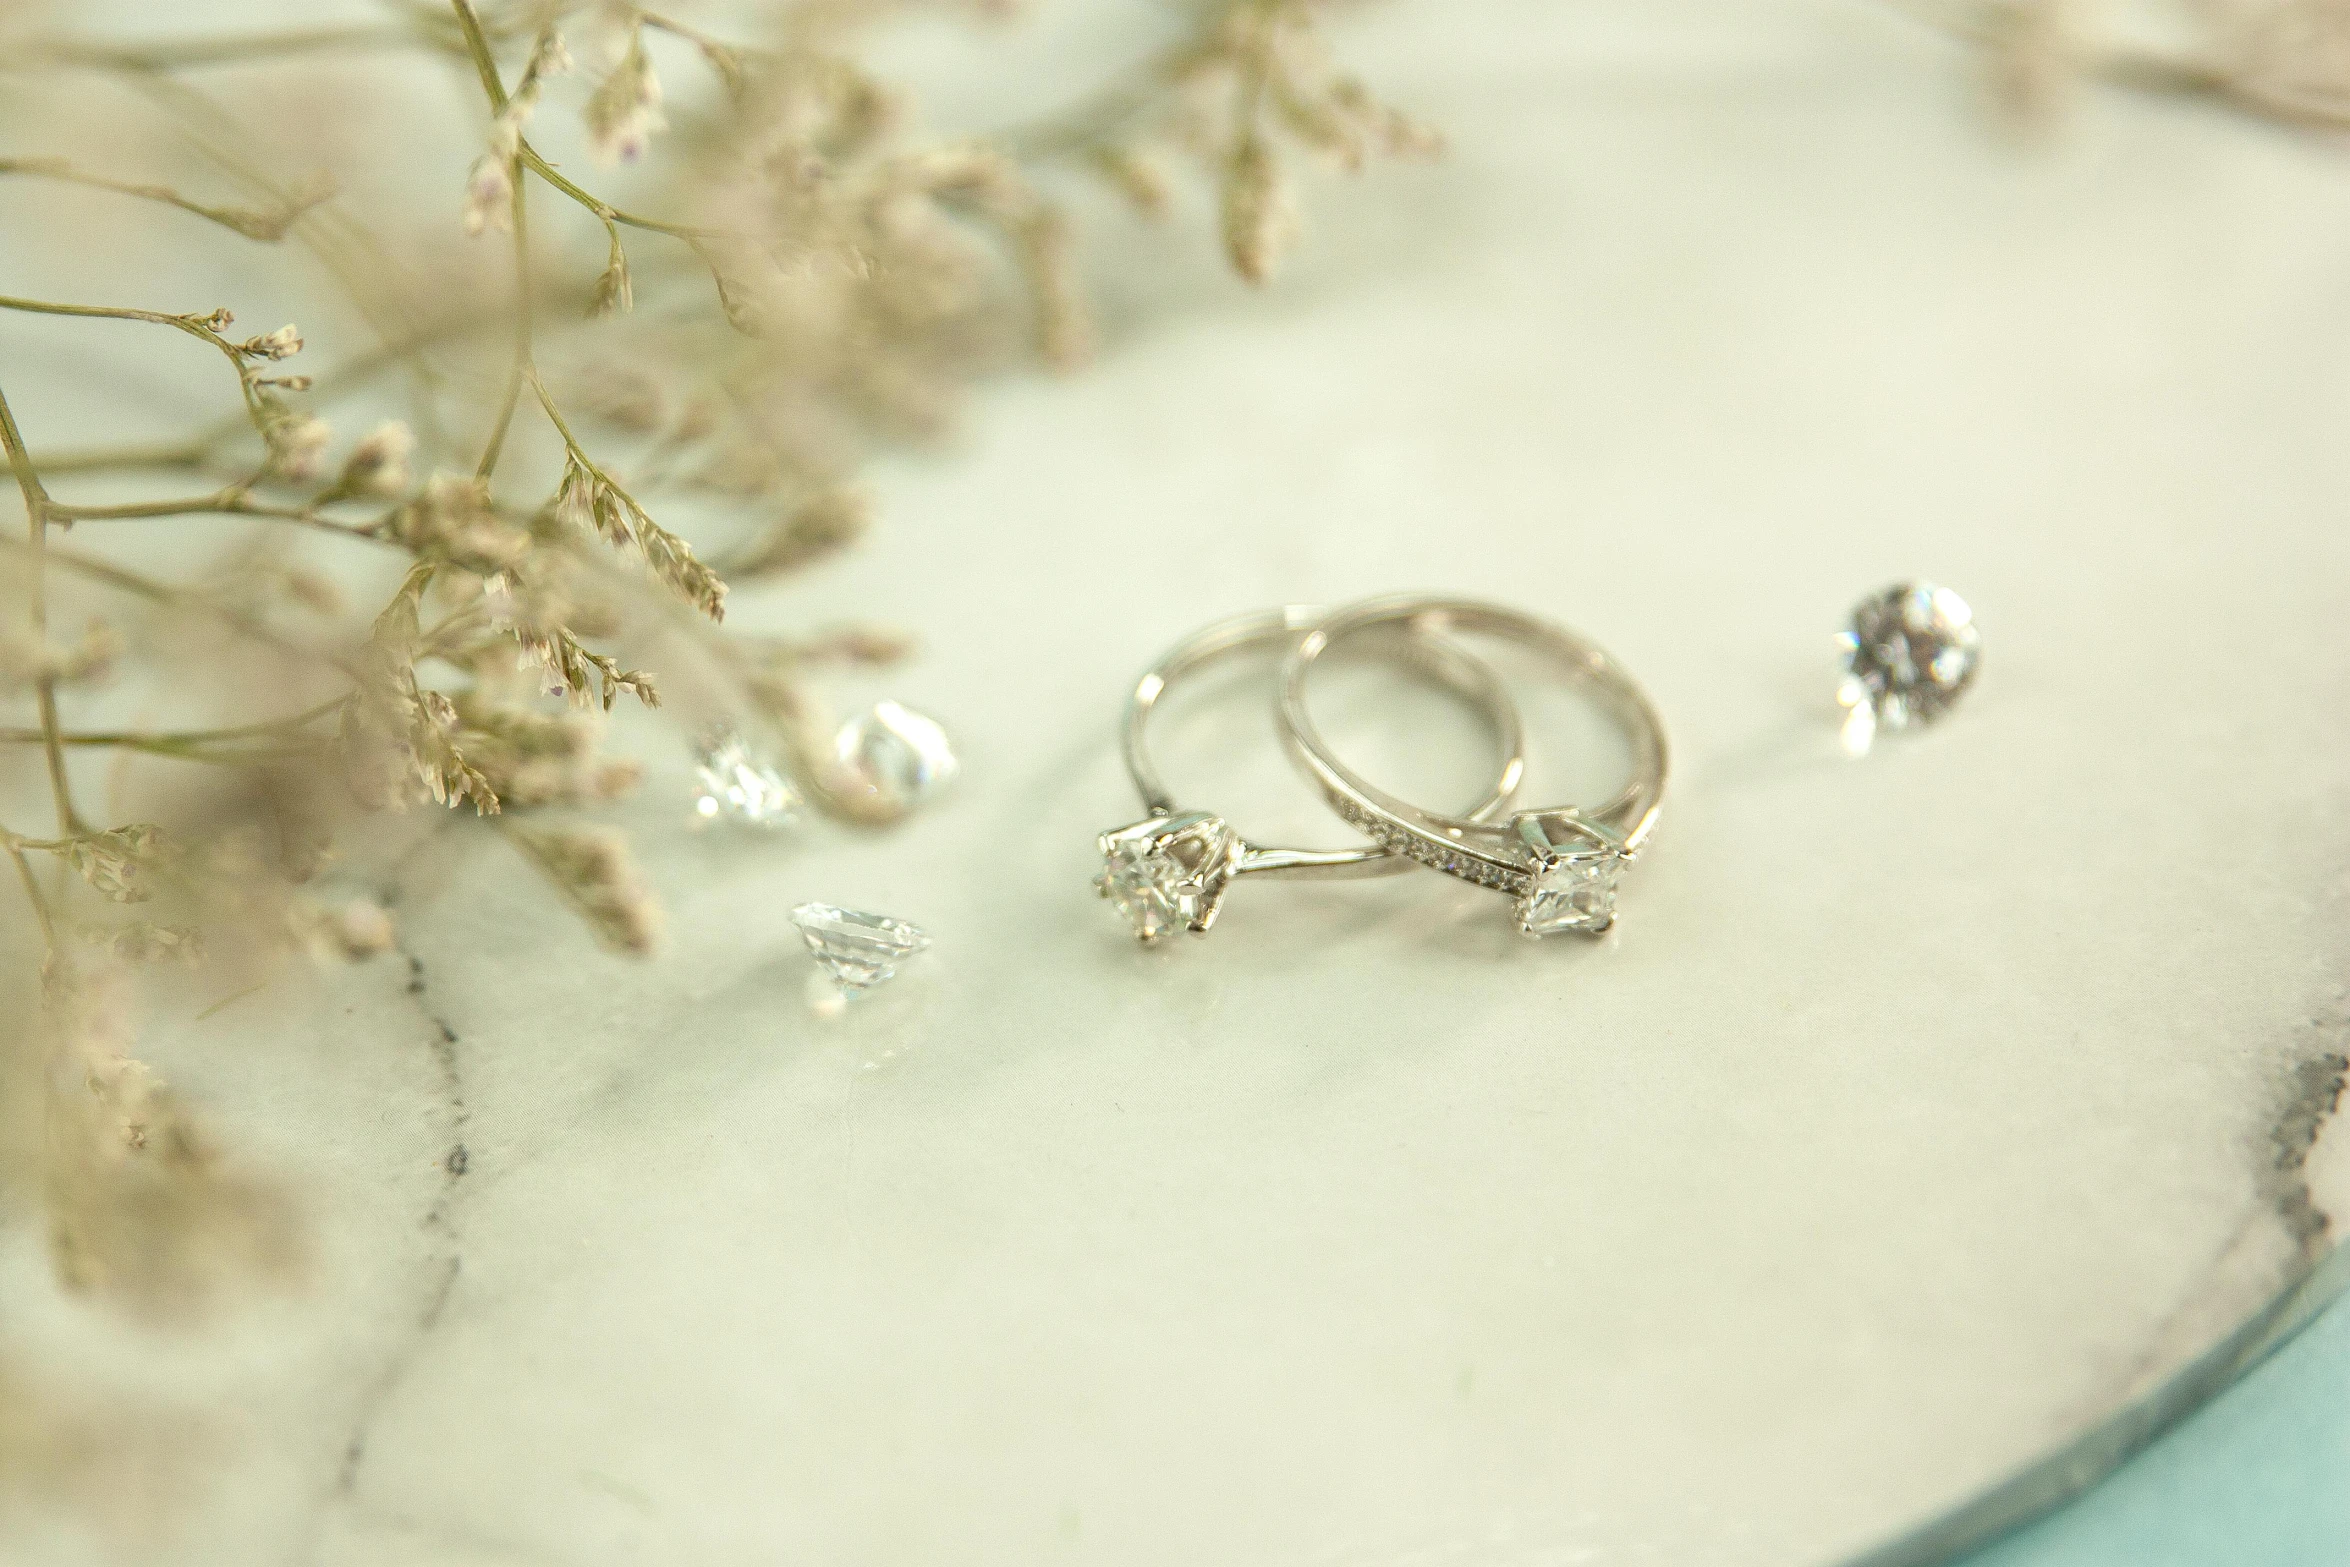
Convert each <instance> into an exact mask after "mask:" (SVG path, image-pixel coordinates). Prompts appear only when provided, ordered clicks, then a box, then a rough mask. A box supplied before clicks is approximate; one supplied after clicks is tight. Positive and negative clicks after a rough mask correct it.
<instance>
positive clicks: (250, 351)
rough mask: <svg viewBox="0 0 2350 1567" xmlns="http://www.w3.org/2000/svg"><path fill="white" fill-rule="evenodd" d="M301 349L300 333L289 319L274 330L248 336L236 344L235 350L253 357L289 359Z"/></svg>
mask: <svg viewBox="0 0 2350 1567" xmlns="http://www.w3.org/2000/svg"><path fill="white" fill-rule="evenodd" d="M301 351H302V333H301V331H300V330H299V329H298V328H296V327H295V325H294V323H293V322H291V321H289V322H287V323H286V324H285V325H284V326H281V327H279V328H278V329H277V330H276V331H274V332H271V333H268V334H266V335H264V336H261V337H249V338H247V339H245V340H244V341H243V342H242V343H239V344H238V345H237V352H239V353H241V354H244V355H247V356H248V357H250V358H254V359H291V358H293V357H294V356H295V355H296V354H298V353H300V352H301Z"/></svg>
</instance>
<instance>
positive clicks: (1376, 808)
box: [1280, 596, 1666, 936]
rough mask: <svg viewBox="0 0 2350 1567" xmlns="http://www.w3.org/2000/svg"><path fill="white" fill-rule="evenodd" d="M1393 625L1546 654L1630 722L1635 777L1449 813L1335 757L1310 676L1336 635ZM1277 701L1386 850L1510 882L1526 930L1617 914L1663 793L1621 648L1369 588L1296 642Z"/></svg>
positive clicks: (1472, 877)
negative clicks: (1572, 800) (1563, 794)
mask: <svg viewBox="0 0 2350 1567" xmlns="http://www.w3.org/2000/svg"><path fill="white" fill-rule="evenodd" d="M1389 626H1401V627H1405V628H1408V629H1410V630H1413V631H1418V632H1421V633H1423V634H1425V635H1428V636H1431V637H1435V638H1448V637H1449V635H1450V634H1451V633H1454V632H1470V633H1484V634H1486V635H1488V636H1494V637H1499V638H1502V639H1504V640H1508V641H1512V642H1517V643H1519V644H1522V645H1523V646H1526V647H1528V648H1531V649H1533V650H1534V651H1536V652H1538V653H1541V654H1544V655H1546V656H1547V657H1548V658H1550V659H1551V660H1552V661H1553V662H1555V663H1557V664H1558V665H1560V666H1561V667H1562V668H1563V669H1564V670H1565V672H1566V674H1567V675H1568V677H1569V678H1570V679H1571V680H1573V681H1574V682H1576V683H1577V684H1578V685H1580V686H1582V687H1584V688H1585V689H1586V690H1587V691H1588V692H1589V694H1590V695H1591V696H1592V697H1594V698H1595V699H1596V700H1597V701H1598V702H1599V704H1600V705H1601V706H1602V707H1603V708H1605V709H1606V710H1607V711H1608V713H1609V714H1610V715H1611V716H1612V717H1614V718H1615V719H1616V720H1617V722H1619V723H1620V724H1621V725H1622V726H1623V727H1624V730H1625V732H1626V735H1627V737H1628V738H1629V739H1630V741H1631V748H1632V778H1631V781H1630V782H1629V783H1627V784H1626V785H1625V786H1624V788H1623V790H1622V791H1621V792H1620V793H1619V794H1617V795H1616V797H1615V798H1614V799H1612V800H1609V801H1608V802H1607V803H1606V804H1604V805H1601V806H1598V807H1596V808H1592V809H1588V810H1586V809H1579V808H1577V807H1574V806H1555V807H1551V808H1549V809H1545V810H1534V811H1519V812H1517V813H1516V814H1515V815H1513V816H1512V817H1511V818H1510V819H1509V820H1508V822H1507V823H1506V824H1504V823H1495V822H1490V821H1486V820H1483V819H1481V818H1480V816H1478V815H1476V814H1472V815H1469V816H1442V815H1439V814H1437V813H1436V812H1434V811H1426V810H1422V809H1421V808H1420V807H1418V806H1416V805H1412V804H1410V803H1409V802H1407V801H1404V800H1399V799H1397V798H1396V797H1395V796H1394V795H1391V794H1388V793H1386V792H1385V791H1383V790H1381V789H1379V788H1377V787H1375V786H1373V785H1372V784H1370V783H1369V782H1367V781H1366V780H1365V779H1363V778H1362V777H1361V776H1360V775H1359V774H1357V773H1355V772H1354V771H1353V770H1351V769H1350V768H1348V767H1347V766H1346V764H1344V763H1343V762H1341V761H1339V760H1338V758H1337V757H1336V756H1334V755H1333V754H1332V753H1331V750H1330V747H1329V745H1328V744H1327V743H1326V742H1324V740H1323V739H1322V736H1321V734H1320V732H1319V731H1317V730H1316V729H1315V727H1314V721H1313V718H1312V715H1310V714H1309V713H1308V712H1307V711H1306V700H1305V695H1306V677H1307V675H1308V674H1309V673H1310V672H1311V671H1312V669H1313V667H1314V661H1315V660H1316V659H1318V658H1320V657H1321V656H1322V654H1323V653H1324V652H1325V651H1326V650H1328V649H1329V647H1330V646H1331V645H1332V644H1333V643H1336V642H1338V641H1340V640H1342V639H1344V638H1346V637H1349V636H1352V635H1355V634H1357V633H1360V632H1363V631H1367V630H1371V629H1373V628H1377V627H1389ZM1431 645H1435V646H1444V645H1449V643H1448V642H1443V641H1438V642H1432V643H1431ZM1280 711H1281V730H1282V735H1283V737H1284V739H1285V740H1286V741H1287V742H1288V745H1289V748H1290V753H1291V754H1292V755H1293V756H1294V757H1295V758H1296V759H1297V761H1298V762H1299V764H1300V765H1301V766H1303V767H1304V768H1305V770H1306V771H1307V773H1308V774H1309V775H1311V776H1312V778H1313V779H1314V781H1315V782H1316V783H1317V784H1319V785H1320V786H1321V788H1322V792H1323V793H1324V794H1326V795H1327V796H1328V797H1329V799H1330V804H1331V806H1332V807H1333V808H1334V809H1335V810H1336V811H1337V812H1338V814H1339V815H1340V816H1342V817H1344V818H1345V819H1346V820H1348V821H1349V822H1352V823H1353V824H1354V825H1355V826H1356V827H1358V828H1360V829H1362V830H1363V831H1364V832H1367V833H1369V834H1370V835H1371V836H1372V838H1373V839H1374V840H1375V841H1377V842H1378V843H1380V844H1382V845H1383V846H1385V847H1386V848H1387V849H1389V850H1390V851H1392V852H1394V853H1396V854H1404V855H1409V856H1411V857H1412V858H1413V859H1415V860H1418V861H1419V862H1420V863H1421V864H1423V865H1427V866H1431V867H1433V868H1434V869H1436V870H1440V871H1443V872H1445V873H1446V874H1447V875H1451V876H1457V877H1459V878H1461V879H1462V880H1463V881H1468V882H1473V883H1475V884H1476V885H1478V886H1480V887H1490V888H1492V889H1494V890H1495V891H1497V892H1504V893H1508V894H1509V895H1510V896H1512V897H1513V898H1515V899H1516V900H1517V914H1518V929H1519V930H1521V931H1523V932H1524V933H1525V934H1527V935H1529V936H1549V935H1554V934H1557V933H1558V932H1561V931H1578V932H1581V933H1583V934H1585V935H1592V936H1596V935H1598V934H1599V933H1600V932H1602V931H1604V930H1606V929H1607V928H1608V927H1609V926H1610V925H1612V924H1613V923H1614V922H1615V914H1616V881H1617V878H1619V877H1620V876H1622V875H1623V873H1624V869H1625V867H1626V866H1628V865H1630V864H1631V863H1632V858H1633V855H1634V854H1635V852H1636V851H1638V849H1639V848H1640V845H1641V844H1642V842H1643V841H1645V840H1646V839H1647V837H1648V833H1649V830H1650V829H1651V828H1652V827H1654V826H1655V825H1656V814H1657V807H1658V804H1659V802H1660V801H1661V800H1662V798H1663V796H1664V790H1665V764H1666V747H1665V730H1664V721H1663V719H1661V718H1660V717H1658V716H1657V711H1656V707H1655V705H1654V704H1653V703H1651V702H1650V701H1649V699H1648V696H1647V694H1646V693H1645V692H1643V691H1642V690H1641V689H1640V687H1639V686H1638V685H1636V684H1635V683H1634V682H1633V680H1632V678H1631V677H1630V676H1629V675H1627V674H1625V673H1624V671H1623V669H1622V668H1621V667H1620V666H1619V665H1618V664H1617V663H1616V661H1615V660H1614V659H1612V658H1610V657H1609V656H1608V655H1607V654H1606V653H1604V652H1602V651H1600V649H1598V648H1596V647H1594V646H1592V644H1590V643H1589V642H1587V641H1585V640H1584V639H1583V638H1581V637H1579V636H1577V635H1576V634H1575V633H1573V632H1572V631H1569V630H1567V629H1566V628H1565V627H1563V626H1557V625H1552V624H1551V623H1549V622H1548V621H1543V620H1538V619H1536V618H1535V617H1533V616H1531V615H1525V614H1521V613H1519V612H1518V611H1516V610H1513V609H1506V608H1503V607H1502V606H1500V605H1496V604H1484V603H1478V602H1475V601H1473V600H1468V599H1449V598H1433V597H1419V596H1413V597H1398V598H1384V599H1372V600H1369V601H1367V602H1365V603H1361V604H1356V605H1351V606H1349V607H1348V608H1345V609H1341V610H1338V611H1336V612H1335V613H1333V614H1331V615H1329V616H1328V617H1327V618H1325V619H1324V620H1323V621H1322V622H1321V623H1320V624H1319V625H1318V626H1315V627H1314V628H1313V629H1312V630H1310V631H1308V632H1307V633H1306V634H1305V635H1304V636H1303V637H1301V638H1300V639H1299V640H1298V643H1297V645H1296V646H1295V647H1293V648H1291V649H1290V652H1289V657H1288V659H1287V661H1286V662H1284V663H1283V664H1282V666H1281V709H1280Z"/></svg>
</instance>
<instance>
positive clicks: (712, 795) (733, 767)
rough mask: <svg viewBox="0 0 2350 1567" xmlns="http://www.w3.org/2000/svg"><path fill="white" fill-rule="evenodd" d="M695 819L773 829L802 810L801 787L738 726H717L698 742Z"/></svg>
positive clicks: (786, 824)
mask: <svg viewBox="0 0 2350 1567" xmlns="http://www.w3.org/2000/svg"><path fill="white" fill-rule="evenodd" d="M694 763H695V765H694V818H695V820H697V821H704V822H716V821H728V822H736V823H740V824H742V825H744V826H748V827H762V828H766V829H769V830H773V829H775V828H778V827H787V826H789V825H790V824H791V823H792V821H793V819H794V818H795V817H797V816H798V815H799V811H800V796H799V792H798V791H797V790H795V789H793V788H792V786H791V785H790V784H789V783H787V782H785V781H784V777H783V774H782V773H780V772H778V771H776V768H775V764H774V763H772V762H770V761H768V760H767V759H766V758H765V757H763V756H761V755H759V754H757V753H756V752H754V751H753V750H752V749H751V747H750V746H749V744H748V743H747V742H745V741H744V739H743V737H742V736H741V735H739V734H736V733H735V732H734V731H733V730H732V729H723V728H721V729H713V730H711V731H709V732H708V733H707V734H705V735H703V736H702V738H701V740H700V741H699V742H698V743H697V744H696V746H695V747H694Z"/></svg>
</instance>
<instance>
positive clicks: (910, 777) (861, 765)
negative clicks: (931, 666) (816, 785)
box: [832, 702, 963, 808]
mask: <svg viewBox="0 0 2350 1567" xmlns="http://www.w3.org/2000/svg"><path fill="white" fill-rule="evenodd" d="M832 750H833V755H834V757H835V758H836V759H837V760H838V761H839V762H840V764H841V765H842V766H843V767H845V768H847V769H849V771H850V772H852V773H854V774H855V775H856V776H857V777H859V778H862V779H864V780H865V781H866V782H867V783H868V784H870V785H872V787H873V789H874V790H875V792H876V793H878V794H880V795H881V796H882V797H883V798H884V799H887V800H888V801H890V802H891V803H892V804H894V805H897V806H899V807H901V808H905V807H911V806H914V805H919V804H920V803H921V802H922V801H923V800H925V799H927V798H929V797H930V796H931V795H933V794H936V793H937V792H938V791H939V790H941V789H943V788H945V787H946V786H947V785H948V784H950V783H952V782H954V779H955V775H956V774H957V773H959V772H961V771H962V770H963V764H962V763H961V762H960V761H958V760H957V759H956V756H955V748H954V746H953V744H952V743H951V742H949V741H948V739H947V732H946V731H945V730H944V729H942V728H940V727H939V724H938V721H937V720H936V719H934V718H929V717H926V716H924V715H923V714H921V713H917V712H915V711H914V710H913V709H912V708H910V707H901V706H900V705H899V704H897V703H895V702H876V703H874V704H873V706H872V707H871V708H870V709H868V710H867V711H866V712H864V713H862V714H860V715H859V716H857V717H855V718H852V719H850V720H849V721H848V722H847V723H845V724H843V725H841V726H840V732H839V733H838V734H836V735H834V736H833V740H832Z"/></svg>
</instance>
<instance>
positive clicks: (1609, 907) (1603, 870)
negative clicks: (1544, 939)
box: [1518, 848, 1626, 936]
mask: <svg viewBox="0 0 2350 1567" xmlns="http://www.w3.org/2000/svg"><path fill="white" fill-rule="evenodd" d="M1625 863H1626V862H1625V858H1624V856H1623V855H1621V854H1618V853H1617V852H1616V851H1614V850H1613V849H1600V848H1595V849H1591V850H1588V851H1584V850H1578V851H1576V852H1574V853H1570V854H1562V855H1559V856H1557V857H1556V858H1554V859H1552V860H1550V861H1549V862H1548V863H1546V864H1542V865H1538V866H1536V867H1535V869H1534V872H1533V882H1532V884H1531V885H1530V886H1528V888H1527V889H1526V891H1525V892H1524V893H1523V894H1522V895H1521V896H1520V897H1519V899H1518V929H1520V930H1521V931H1524V932H1525V933H1526V934H1527V935H1529V936H1555V935H1557V934H1559V933H1560V932H1561V931H1580V932H1582V933H1583V934H1585V935H1587V936H1596V935H1598V934H1599V933H1600V932H1602V931H1604V930H1606V929H1607V928H1608V927H1609V926H1610V925H1613V924H1614V923H1615V921H1616V880H1617V878H1618V877H1620V876H1622V875H1623V874H1624V866H1625Z"/></svg>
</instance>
